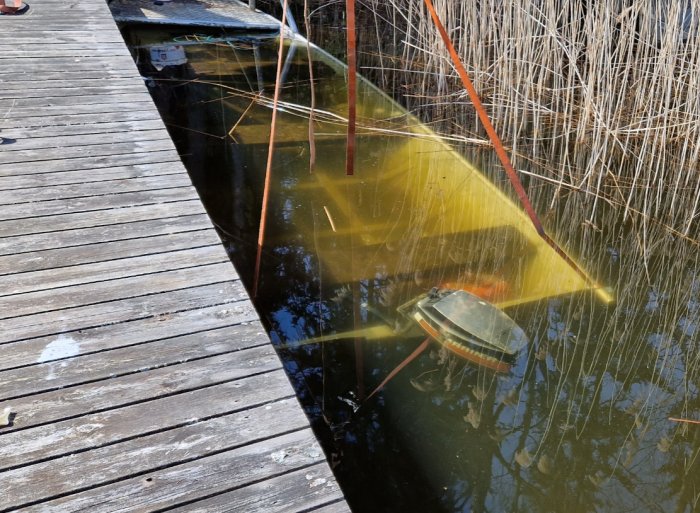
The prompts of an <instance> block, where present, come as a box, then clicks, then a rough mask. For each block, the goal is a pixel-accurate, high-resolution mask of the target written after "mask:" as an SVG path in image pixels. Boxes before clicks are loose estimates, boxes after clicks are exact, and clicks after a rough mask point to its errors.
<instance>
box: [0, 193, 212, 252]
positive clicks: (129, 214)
mask: <svg viewBox="0 0 700 513" xmlns="http://www.w3.org/2000/svg"><path fill="white" fill-rule="evenodd" d="M203 211H204V207H202V203H201V202H200V201H199V199H198V198H197V199H195V198H194V197H193V198H192V199H189V200H185V201H174V202H171V203H159V204H154V205H139V206H132V207H122V208H117V209H107V210H95V211H91V212H78V213H75V214H62V215H56V216H52V217H37V218H32V220H31V222H30V221H27V220H25V219H19V220H14V221H0V241H1V240H2V237H14V236H16V235H30V234H35V233H36V234H38V233H46V232H57V231H60V230H72V229H75V228H88V227H96V226H107V225H117V224H120V223H128V222H131V221H136V220H142V221H145V220H148V219H162V218H167V217H175V216H181V215H189V214H201V213H202V212H203ZM14 242H16V241H15V239H12V240H11V244H13V243H14Z"/></svg>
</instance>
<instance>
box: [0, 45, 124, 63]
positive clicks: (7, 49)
mask: <svg viewBox="0 0 700 513" xmlns="http://www.w3.org/2000/svg"><path fill="white" fill-rule="evenodd" d="M46 53H47V52H46V46H45V45H42V46H39V45H23V46H22V47H21V48H18V47H17V46H8V45H0V62H2V61H8V60H10V59H17V58H20V57H29V58H36V57H44V56H46ZM51 55H55V56H56V57H91V56H95V55H99V56H100V57H104V58H109V57H113V56H119V57H123V56H125V55H129V52H128V50H127V49H126V47H125V46H124V45H123V44H119V43H102V44H100V45H99V46H97V47H93V48H89V47H88V45H80V44H64V45H53V47H52V48H51Z"/></svg>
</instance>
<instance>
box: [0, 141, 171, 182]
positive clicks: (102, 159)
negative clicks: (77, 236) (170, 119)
mask: <svg viewBox="0 0 700 513" xmlns="http://www.w3.org/2000/svg"><path fill="white" fill-rule="evenodd" d="M103 149H104V148H103ZM118 151H119V148H117V149H116V152H115V150H114V149H112V148H110V147H107V148H106V149H105V151H103V152H102V153H104V154H103V155H90V156H87V157H76V158H72V159H61V158H60V157H57V158H55V159H54V160H43V161H41V162H42V163H41V166H37V164H36V163H35V162H16V163H13V164H12V165H11V166H10V165H7V166H5V165H2V166H0V177H4V176H20V175H34V174H42V173H59V172H63V171H82V170H86V171H89V170H92V169H96V168H103V167H117V166H132V165H135V164H160V163H162V162H178V161H179V160H180V158H179V156H178V154H177V152H175V151H174V150H173V149H172V148H170V147H168V148H164V149H160V150H156V149H151V150H150V151H148V152H139V153H124V152H122V153H119V152H118Z"/></svg>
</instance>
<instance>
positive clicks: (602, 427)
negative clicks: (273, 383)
mask: <svg viewBox="0 0 700 513" xmlns="http://www.w3.org/2000/svg"><path fill="white" fill-rule="evenodd" d="M174 35H175V34H166V33H164V32H159V31H150V30H146V29H142V30H136V29H133V30H131V29H130V30H127V36H128V38H129V40H130V41H131V43H132V45H133V47H134V48H136V47H141V46H147V44H148V43H149V42H162V41H172V40H173V36H174ZM177 39H178V40H179V41H184V40H186V39H187V40H189V41H187V43H188V44H187V46H185V47H184V48H185V52H186V55H187V59H188V62H187V64H185V65H180V66H173V67H166V68H164V69H162V70H161V71H157V70H155V69H154V68H153V67H151V66H150V65H149V63H148V60H147V51H146V50H147V49H146V48H141V49H136V50H135V52H136V53H138V55H139V63H140V66H141V71H142V73H143V74H144V75H145V76H148V77H150V79H151V91H152V93H153V95H154V98H155V99H156V102H157V104H158V107H159V109H160V111H161V114H162V115H163V117H164V119H165V121H166V123H167V124H168V127H169V129H170V131H171V134H172V135H173V138H174V140H175V142H176V144H177V147H178V150H179V152H180V154H181V155H182V157H183V160H184V161H185V163H186V165H187V167H188V169H189V171H190V173H191V175H192V177H193V180H194V182H195V184H196V185H197V188H198V191H199V193H200V195H201V196H202V199H203V201H204V203H205V205H206V207H207V210H208V211H209V213H210V215H211V216H212V219H213V221H214V222H215V223H216V225H217V227H218V229H219V231H220V233H221V235H222V237H223V239H224V241H225V244H226V246H227V248H228V250H229V254H230V255H231V258H232V260H233V261H234V263H235V265H236V267H237V269H238V270H239V272H240V273H241V275H242V276H243V279H244V280H245V281H246V282H247V283H248V284H250V283H251V280H252V277H251V274H252V270H253V267H254V258H255V244H256V239H257V228H258V217H259V213H260V202H261V196H262V184H263V179H264V169H265V163H266V158H267V141H268V137H269V121H270V116H271V112H270V105H271V100H270V98H271V95H272V88H273V84H274V78H275V68H276V50H277V43H276V41H274V40H268V41H266V40H262V39H254V38H247V39H245V38H244V39H240V38H239V39H236V38H233V39H231V40H227V41H218V42H217V41H213V40H212V39H211V38H209V37H208V36H207V38H206V40H205V41H204V42H202V43H199V44H189V43H197V41H195V39H197V38H194V37H187V38H185V37H182V36H178V37H177ZM199 39H200V40H201V39H202V38H201V37H200V38H199ZM286 55H287V56H289V55H291V57H288V58H287V61H286V63H285V80H284V84H283V89H282V101H283V103H282V105H281V110H280V119H279V121H278V122H279V123H280V125H279V131H278V133H277V134H276V140H277V141H278V142H277V149H276V152H275V155H274V160H273V175H272V176H273V190H272V196H271V197H272V201H271V204H270V210H269V213H268V215H269V218H268V236H267V238H266V241H265V249H264V253H263V256H264V260H263V265H262V267H263V275H262V279H261V290H260V293H259V297H258V299H257V300H256V306H257V308H258V310H259V311H260V312H261V315H262V316H263V319H264V321H265V322H266V324H267V327H268V328H269V330H270V333H271V336H272V338H273V340H275V341H276V342H277V343H278V345H279V346H280V347H282V348H283V349H282V350H281V352H282V354H283V356H284V357H285V366H286V368H287V370H288V372H289V374H290V376H291V378H292V380H293V382H294V384H295V386H296V389H297V391H298V394H299V396H300V398H301V400H302V402H303V404H304V405H305V407H306V409H307V412H308V413H309V414H310V416H311V418H312V420H313V422H314V425H315V427H316V429H317V432H318V433H320V434H321V436H322V438H323V439H324V441H325V449H326V452H327V454H328V455H329V459H330V460H331V461H332V462H333V463H337V466H336V467H335V471H336V473H337V474H338V477H339V480H340V482H341V485H342V486H343V489H344V490H345V493H346V494H347V496H348V500H349V501H350V504H351V506H352V507H354V508H355V510H356V511H537V512H540V511H567V512H568V511H573V512H577V511H581V512H584V511H585V512H588V511H610V512H613V511H614V512H617V511H625V510H628V509H637V510H640V511H691V510H692V509H693V507H694V506H693V505H694V501H695V497H696V496H695V492H694V490H695V488H696V487H697V486H698V485H700V483H697V477H696V476H697V475H698V472H697V470H698V469H697V468H696V465H697V463H696V461H697V459H696V458H695V456H696V455H697V450H698V436H700V435H698V434H697V433H698V432H699V431H694V430H693V429H694V428H692V427H687V426H678V425H676V424H673V423H671V422H669V421H668V420H667V417H668V416H669V415H671V414H673V415H675V416H679V417H694V416H697V415H698V411H697V384H696V382H697V369H698V362H697V358H696V356H697V349H696V347H697V343H696V340H697V335H698V334H697V327H696V326H697V320H698V311H699V310H700V297H699V295H700V283H699V282H698V281H697V261H696V255H695V252H694V251H693V250H692V248H690V249H689V248H687V247H686V246H682V245H674V246H671V245H670V243H669V241H668V236H667V235H666V234H664V233H663V232H660V231H659V232H651V233H649V234H648V237H649V239H650V241H649V244H650V245H651V244H652V243H654V244H656V246H654V247H656V248H658V250H657V252H656V253H652V252H651V251H647V250H646V249H644V254H642V253H641V252H640V249H639V246H638V237H637V234H635V233H634V231H633V230H631V229H630V227H629V226H625V225H623V224H621V223H618V222H617V218H616V217H615V213H614V212H610V213H609V214H608V215H609V219H610V220H611V222H610V223H609V224H610V225H611V228H610V229H609V230H607V231H606V232H604V233H602V234H597V233H595V234H592V233H591V232H590V231H586V230H585V229H584V228H583V226H584V225H583V221H584V220H583V219H579V218H577V209H576V207H575V198H572V199H571V202H570V203H569V204H567V206H566V207H563V208H562V211H561V212H560V215H559V216H558V217H556V218H555V222H554V225H555V226H554V227H553V228H554V230H555V231H556V233H557V234H559V239H560V240H568V241H571V246H572V247H575V248H576V249H577V251H578V252H579V257H580V259H581V261H582V262H583V263H585V264H587V265H586V267H588V268H590V269H596V270H599V272H601V273H602V277H603V278H604V281H605V283H610V284H613V285H616V288H617V293H616V296H617V298H618V300H617V304H616V305H605V304H603V303H601V301H599V300H598V299H597V298H595V297H594V296H593V294H591V293H589V292H586V291H585V289H586V288H587V287H586V284H585V283H582V282H580V281H577V279H578V278H576V277H570V275H569V274H568V271H566V270H565V269H564V268H560V267H557V264H556V262H557V260H556V259H554V258H550V257H548V256H547V254H546V249H544V250H543V249H542V248H543V246H542V245H540V244H539V242H538V239H537V238H536V237H533V236H532V230H531V228H530V227H529V224H528V222H527V219H524V216H522V214H520V213H518V214H513V215H511V214H510V213H509V208H506V207H504V206H503V205H504V204H506V203H504V202H506V201H507V199H506V197H505V196H503V195H501V194H500V193H498V191H497V190H496V192H494V191H493V190H491V189H490V188H489V187H485V186H483V184H481V185H479V184H480V183H481V180H482V178H481V177H482V175H481V174H480V173H478V172H476V171H475V170H474V171H473V172H472V171H469V170H468V169H467V172H465V171H464V167H462V165H461V164H460V166H456V165H455V164H454V162H455V155H454V153H453V152H452V151H451V150H449V149H448V148H446V147H445V146H444V145H443V144H442V143H440V142H436V141H434V140H433V139H431V138H430V137H425V136H426V134H425V132H424V131H423V130H422V129H421V128H420V127H417V126H416V125H415V120H414V119H413V118H412V117H411V116H409V115H407V114H406V113H405V112H404V111H403V110H402V109H400V108H399V107H397V106H396V105H395V104H394V103H393V102H391V101H389V100H387V99H386V97H384V96H382V95H381V94H378V93H377V91H376V90H375V89H374V88H372V87H370V86H368V85H362V86H361V89H360V98H361V102H360V105H359V117H360V126H361V128H360V131H359V133H360V135H359V137H358V167H357V176H355V177H347V178H346V177H344V176H343V173H344V148H345V141H344V133H345V126H344V123H343V116H344V113H345V110H346V105H345V101H346V100H345V77H344V75H343V71H342V69H341V68H340V67H339V66H338V64H337V63H336V62H335V61H333V60H331V59H328V58H327V57H325V56H323V55H322V54H320V53H318V52H315V51H314V61H313V64H312V67H313V83H314V90H315V95H316V100H317V104H316V105H317V109H318V110H317V112H316V114H315V115H316V119H317V122H316V124H315V125H314V132H315V140H316V146H317V162H316V166H315V168H314V169H313V172H310V169H309V144H308V114H309V111H308V107H309V105H310V93H311V87H310V84H311V81H312V78H311V76H310V74H309V66H308V62H307V61H306V48H305V46H303V45H302V46H297V47H296V49H295V50H294V52H293V53H291V52H289V50H287V53H286ZM261 91H262V92H261ZM489 165H490V164H489V161H488V159H485V162H484V167H485V168H486V167H489ZM475 184H476V185H475ZM474 190H476V191H478V192H475V193H470V192H469V191H474ZM484 191H488V192H484ZM489 195H490V196H489ZM494 198H498V201H495V200H494ZM542 204H543V205H544V204H545V203H544V202H543V203H542ZM540 208H541V209H542V210H544V208H542V207H540ZM664 244H666V245H667V246H668V247H667V248H664V247H663V246H664ZM662 250H664V251H666V252H664V251H662ZM669 251H673V253H672V254H668V252H669ZM650 269H651V272H650V271H649V270H650ZM446 284H449V285H451V286H455V287H457V286H459V287H464V288H468V287H471V288H472V291H477V292H478V293H479V294H482V295H487V296H488V298H487V299H488V300H489V301H492V302H495V303H498V304H500V305H501V306H502V307H504V308H506V309H507V312H508V314H509V315H511V316H512V317H513V318H514V319H515V320H516V321H517V322H518V323H519V324H520V325H521V326H522V327H523V328H524V330H525V332H526V333H527V335H528V337H529V338H530V339H531V341H532V343H531V344H530V346H529V348H528V349H527V350H526V351H524V352H523V353H522V354H521V355H520V357H519V359H518V360H517V362H516V365H515V366H514V368H513V370H512V372H510V373H508V374H506V375H497V374H494V373H492V372H490V371H488V370H485V369H482V368H478V367H475V366H472V365H470V364H468V363H467V362H465V361H464V360H461V359H459V358H456V357H454V356H453V355H451V354H449V353H448V352H446V351H444V350H443V349H442V348H441V347H440V346H438V345H437V344H435V345H434V346H433V347H432V349H431V350H430V351H429V352H428V353H426V354H424V355H423V356H421V357H419V358H418V359H417V360H416V361H414V362H412V363H411V364H410V365H409V367H407V368H406V369H405V370H404V371H403V372H402V373H401V374H400V375H399V376H398V377H397V378H395V380H393V381H392V383H391V384H390V385H389V386H388V387H387V389H386V390H385V391H384V393H383V394H382V395H381V396H380V397H379V399H378V400H376V401H372V402H370V403H367V404H365V405H363V406H362V407H361V408H360V409H359V410H356V406H357V405H358V404H359V399H358V398H357V396H356V395H354V394H356V393H357V390H358V387H360V386H364V387H365V388H371V387H373V386H374V385H376V384H377V383H378V382H380V381H381V380H382V379H383V377H384V376H386V374H387V373H388V372H389V371H390V370H391V369H392V368H393V367H394V366H395V365H396V364H397V363H398V362H400V361H401V360H402V359H403V358H405V356H406V355H408V354H409V353H410V352H411V351H412V350H413V349H414V348H415V347H416V346H417V344H418V343H419V342H420V341H421V340H422V339H423V335H422V334H421V333H420V332H416V331H415V330H413V329H411V327H410V326H405V325H403V324H402V319H401V317H400V316H399V315H397V314H396V308H397V307H398V306H399V305H401V304H403V303H404V302H405V301H408V300H410V299H412V298H414V297H416V296H417V295H418V294H421V293H425V292H426V291H427V290H429V289H430V288H431V287H433V286H439V285H446ZM387 326H388V327H389V332H388V334H387V331H386V330H383V331H382V333H383V335H382V337H381V338H379V339H377V337H366V338H365V339H363V340H362V341H361V343H360V344H359V345H357V344H353V342H354V339H353V338H352V337H348V338H346V339H340V340H335V341H333V342H325V343H323V344H299V345H298V346H295V341H303V340H306V339H309V338H312V337H319V336H320V337H323V336H328V335H332V334H336V333H342V332H346V331H347V332H349V333H350V332H353V331H355V330H358V329H360V330H361V329H367V328H371V329H375V328H377V329H379V327H387ZM356 359H357V361H359V365H356ZM357 369H360V370H361V372H360V373H359V374H358V373H357Z"/></svg>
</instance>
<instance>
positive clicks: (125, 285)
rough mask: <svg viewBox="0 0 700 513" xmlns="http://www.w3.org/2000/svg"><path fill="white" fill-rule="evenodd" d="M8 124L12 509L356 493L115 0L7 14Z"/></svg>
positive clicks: (5, 277)
mask: <svg viewBox="0 0 700 513" xmlns="http://www.w3.org/2000/svg"><path fill="white" fill-rule="evenodd" d="M30 1H31V0H30ZM0 137H3V138H5V142H4V144H2V145H0V424H4V422H2V420H3V419H2V417H3V415H2V413H3V412H4V413H5V414H9V416H10V420H11V424H10V425H5V426H4V427H0V511H12V510H15V509H21V510H22V511H42V512H44V511H84V512H90V513H95V512H109V513H112V512H116V511H129V512H131V511H166V510H167V511H170V510H175V511H188V512H192V511H201V512H207V513H209V512H223V511H235V512H249V511H265V512H276V511H304V512H306V511H318V512H324V513H330V512H336V511H347V506H346V504H345V502H344V500H343V497H342V494H341V492H340V491H339V489H338V487H337V485H336V483H335V481H334V479H333V477H332V474H331V472H330V469H329V467H328V464H327V462H326V461H325V459H324V456H323V453H322V452H321V449H320V448H319V446H318V444H317V442H316V440H315V438H314V436H313V434H312V432H311V430H310V429H309V425H308V421H307V419H306V417H305V416H304V414H303V412H302V410H301V409H300V407H299V404H298V402H297V400H296V398H295V396H294V392H293V390H292V388H291V386H290V384H289V382H288V379H287V377H286V376H285V374H284V372H283V370H282V368H281V364H280V361H279V360H278V358H277V355H276V354H275V352H274V350H273V348H272V346H271V344H270V343H269V339H268V338H267V336H266V334H265V333H264V331H263V328H262V326H261V325H260V322H259V320H258V318H257V315H256V312H255V310H254V308H253V306H252V305H251V303H250V301H249V299H248V297H247V295H246V292H245V290H244V288H243V286H242V285H241V282H240V280H239V279H238V277H237V276H236V274H235V271H234V269H233V267H232V266H231V264H230V263H229V261H228V259H227V256H226V254H225V251H224V249H223V247H222V246H221V244H220V243H219V240H218V238H217V236H216V234H215V232H214V231H213V229H212V227H211V225H210V222H209V219H208V217H207V216H206V214H205V212H204V210H203V207H202V205H201V204H200V201H199V199H198V197H197V194H196V192H195V191H194V189H193V188H192V186H191V183H190V181H189V178H188V176H187V174H186V172H185V170H184V169H183V167H182V165H181V163H180V160H179V158H178V156H177V154H176V152H175V149H174V147H173V144H172V142H171V141H170V139H169V137H168V135H167V133H166V131H165V129H164V126H163V124H162V122H161V120H160V119H159V117H158V114H157V112H156V109H155V107H154V105H153V103H152V102H151V99H150V97H149V95H148V92H147V91H146V88H145V86H144V85H143V83H142V80H141V78H140V77H139V74H138V72H137V70H136V67H135V65H134V63H133V61H132V59H131V56H130V55H129V53H128V51H127V49H126V46H125V44H124V43H123V41H122V39H121V36H120V34H119V32H118V30H117V28H116V26H115V23H114V21H113V20H112V18H111V16H110V13H109V10H108V8H107V5H106V4H105V2H104V1H103V0H81V1H79V2H66V1H64V0H35V1H33V2H32V10H31V11H30V14H29V15H26V16H22V17H11V16H0Z"/></svg>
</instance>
